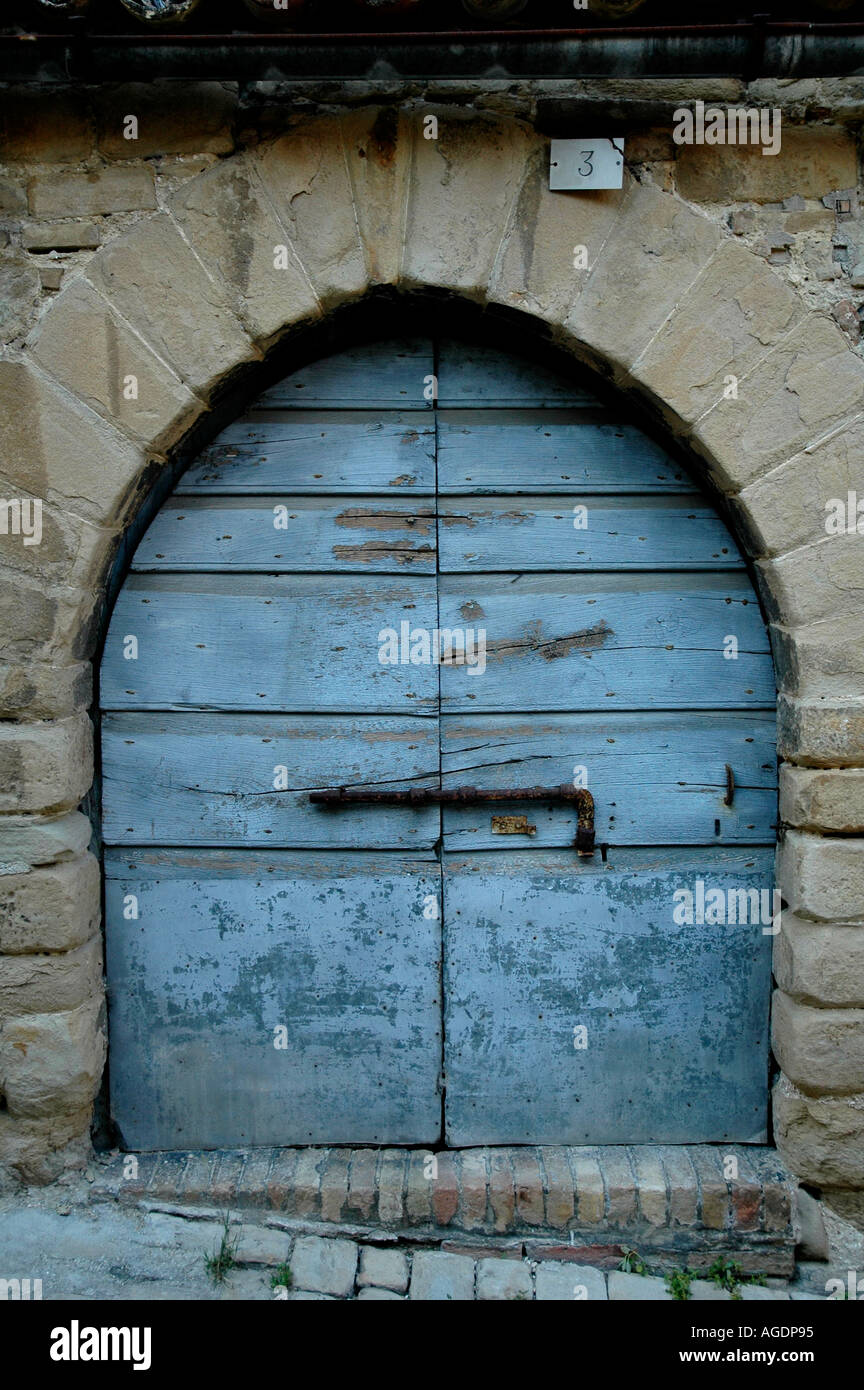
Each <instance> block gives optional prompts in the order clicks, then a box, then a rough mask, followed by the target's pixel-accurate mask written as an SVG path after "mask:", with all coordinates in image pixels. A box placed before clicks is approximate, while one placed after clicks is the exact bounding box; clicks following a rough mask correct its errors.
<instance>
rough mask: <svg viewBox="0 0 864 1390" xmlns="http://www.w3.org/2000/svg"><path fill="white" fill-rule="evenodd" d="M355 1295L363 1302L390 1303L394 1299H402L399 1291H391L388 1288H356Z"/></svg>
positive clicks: (401, 1300)
mask: <svg viewBox="0 0 864 1390" xmlns="http://www.w3.org/2000/svg"><path fill="white" fill-rule="evenodd" d="M357 1297H358V1299H360V1300H361V1301H362V1302H364V1303H391V1302H393V1301H394V1300H395V1302H396V1303H402V1302H403V1301H404V1298H403V1295H402V1294H401V1293H391V1291H390V1290H389V1289H372V1288H363V1289H358V1291H357Z"/></svg>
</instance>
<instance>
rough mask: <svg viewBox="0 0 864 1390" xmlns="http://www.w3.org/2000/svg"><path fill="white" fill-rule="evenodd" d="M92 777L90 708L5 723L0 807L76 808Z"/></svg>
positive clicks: (0, 735)
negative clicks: (66, 714)
mask: <svg viewBox="0 0 864 1390" xmlns="http://www.w3.org/2000/svg"><path fill="white" fill-rule="evenodd" d="M92 781H93V728H92V725H91V724H90V720H89V719H88V717H87V715H86V714H85V713H83V712H82V713H80V714H73V715H70V716H69V718H68V719H56V720H51V721H48V720H45V721H40V722H39V723H35V724H15V723H12V722H11V721H10V722H6V723H3V724H2V725H0V811H15V812H19V813H20V812H23V811H46V810H49V809H51V810H53V811H55V812H56V811H57V810H59V809H61V808H66V809H71V808H72V807H74V806H76V805H77V803H78V802H79V801H80V800H81V798H82V797H83V796H84V795H85V794H86V792H87V791H89V789H90V785H91V783H92Z"/></svg>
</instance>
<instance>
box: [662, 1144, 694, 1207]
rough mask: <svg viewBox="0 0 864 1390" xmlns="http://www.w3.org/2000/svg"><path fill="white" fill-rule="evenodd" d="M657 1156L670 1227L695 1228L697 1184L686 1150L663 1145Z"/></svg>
mask: <svg viewBox="0 0 864 1390" xmlns="http://www.w3.org/2000/svg"><path fill="white" fill-rule="evenodd" d="M658 1156H659V1158H660V1160H661V1162H662V1164H663V1168H664V1170H665V1173H666V1181H667V1184H668V1190H669V1222H670V1225H676V1226H695V1225H696V1223H697V1221H698V1218H699V1184H698V1183H697V1181H696V1173H695V1171H694V1169H693V1165H692V1163H691V1162H690V1159H689V1158H688V1156H687V1150H686V1149H684V1148H679V1147H678V1146H673V1145H671V1144H664V1145H662V1146H658Z"/></svg>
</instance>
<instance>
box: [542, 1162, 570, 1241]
mask: <svg viewBox="0 0 864 1390" xmlns="http://www.w3.org/2000/svg"><path fill="white" fill-rule="evenodd" d="M540 1157H541V1161H542V1164H543V1171H544V1173H545V1176H546V1181H545V1188H546V1223H547V1225H549V1226H554V1227H557V1228H558V1229H562V1228H564V1229H566V1228H567V1227H568V1226H569V1225H570V1222H571V1221H572V1219H573V1213H574V1210H575V1195H574V1190H573V1175H572V1173H571V1172H570V1165H569V1163H568V1162H567V1150H566V1149H564V1148H556V1147H554V1146H553V1145H551V1144H546V1145H544V1146H543V1148H542V1150H541V1154H540Z"/></svg>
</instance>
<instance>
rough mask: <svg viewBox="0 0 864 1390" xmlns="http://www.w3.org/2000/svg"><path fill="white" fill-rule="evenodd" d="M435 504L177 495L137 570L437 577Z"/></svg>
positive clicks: (156, 523)
mask: <svg viewBox="0 0 864 1390" xmlns="http://www.w3.org/2000/svg"><path fill="white" fill-rule="evenodd" d="M435 544H436V516H435V503H434V499H432V500H430V502H429V503H426V504H425V505H424V504H423V503H420V502H409V501H403V502H401V503H398V502H396V501H395V500H393V501H391V500H390V499H389V498H381V499H375V498H374V497H351V498H344V497H342V498H327V497H290V496H284V495H283V496H276V495H271V496H270V497H258V498H255V499H254V500H252V499H248V498H244V497H219V498H216V497H185V498H179V497H170V498H169V499H168V500H167V501H166V503H165V504H164V506H163V507H162V508H161V510H160V511H159V512H158V514H157V516H156V517H155V518H154V520H153V522H152V524H151V526H150V528H149V530H148V531H147V533H146V535H145V536H144V537H143V539H142V541H141V544H140V545H139V546H138V549H137V551H136V552H135V559H134V562H133V566H132V568H133V569H134V570H135V571H136V572H138V573H142V572H145V571H160V570H174V571H182V572H195V571H200V570H206V571H208V572H214V571H226V572H231V571H247V572H248V571H266V572H272V571H274V570H276V571H278V572H280V573H282V574H286V573H292V574H296V573H302V572H304V571H305V572H315V571H317V572H319V573H320V572H326V571H332V572H333V573H339V574H352V573H353V574H363V573H367V574H398V573H402V572H404V571H409V572H411V573H412V574H413V573H420V574H434V573H435V561H436V552H435Z"/></svg>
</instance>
